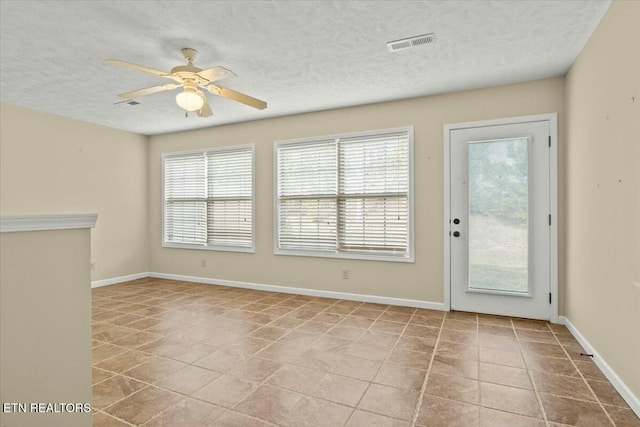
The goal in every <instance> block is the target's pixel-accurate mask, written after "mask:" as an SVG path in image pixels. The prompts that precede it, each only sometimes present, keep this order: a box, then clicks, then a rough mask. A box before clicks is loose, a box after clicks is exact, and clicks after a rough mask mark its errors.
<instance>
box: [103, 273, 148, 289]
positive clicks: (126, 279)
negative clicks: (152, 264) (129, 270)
mask: <svg viewBox="0 0 640 427" xmlns="http://www.w3.org/2000/svg"><path fill="white" fill-rule="evenodd" d="M145 277H149V272H144V273H135V274H128V275H126V276H119V277H112V278H110V279H102V280H94V281H93V282H91V287H92V288H99V287H102V286H109V285H115V284H118V283H122V282H129V281H131V280H137V279H144V278H145Z"/></svg>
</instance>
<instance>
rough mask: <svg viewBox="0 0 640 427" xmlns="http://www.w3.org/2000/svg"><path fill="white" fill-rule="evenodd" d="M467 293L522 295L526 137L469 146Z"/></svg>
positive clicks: (526, 202) (525, 260)
mask: <svg viewBox="0 0 640 427" xmlns="http://www.w3.org/2000/svg"><path fill="white" fill-rule="evenodd" d="M468 147H469V288H470V289H482V290H494V291H509V292H519V293H527V292H528V283H529V277H528V264H529V256H528V254H529V250H528V248H529V239H528V237H529V236H528V211H529V186H528V179H527V178H528V163H529V160H528V157H529V156H528V154H529V153H528V151H529V150H528V138H526V137H524V138H514V139H501V140H494V141H473V142H470V143H469V145H468Z"/></svg>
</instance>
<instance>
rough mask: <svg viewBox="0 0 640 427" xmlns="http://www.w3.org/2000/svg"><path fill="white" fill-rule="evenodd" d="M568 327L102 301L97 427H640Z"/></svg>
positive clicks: (149, 282)
mask: <svg viewBox="0 0 640 427" xmlns="http://www.w3.org/2000/svg"><path fill="white" fill-rule="evenodd" d="M581 351H582V349H581V348H580V347H579V345H578V343H577V342H576V341H575V339H574V338H573V337H572V336H571V335H570V334H569V332H568V330H567V329H566V328H564V327H563V326H559V325H552V324H549V323H546V322H538V321H530V320H522V319H510V318H505V317H494V316H484V315H476V314H471V313H461V312H450V313H444V312H438V311H431V310H423V309H413V308H407V307H395V306H386V305H379V304H368V303H360V302H354V301H345V300H335V299H326V298H314V297H308V296H300V295H290V294H279V293H273V292H261V291H254V290H246V289H236V288H227V287H222V286H210V285H201V284H193V283H184V282H176V281H170V280H159V279H141V280H137V281H133V282H128V283H123V284H119V285H114V286H108V287H103V288H98V289H94V290H93V407H94V409H95V412H94V416H93V424H94V426H99V427H104V426H131V425H134V426H145V427H146V426H148V427H151V426H175V427H199V426H256V427H258V426H270V425H283V426H313V427H322V426H329V427H339V426H348V427H356V426H362V427H371V426H394V427H403V426H407V427H408V426H423V427H431V426H447V427H450V426H464V427H471V426H480V425H481V426H562V425H576V426H605V425H606V426H611V425H617V426H640V420H638V418H637V417H636V416H635V415H634V414H633V412H632V411H631V410H630V409H629V408H628V407H627V405H626V404H625V402H624V401H623V400H622V399H621V398H620V396H619V395H618V394H617V392H616V391H615V390H614V388H613V387H612V386H611V385H610V384H609V383H608V382H607V380H606V378H605V377H604V376H603V375H602V373H601V372H600V371H599V370H598V368H597V367H596V366H595V364H594V363H593V362H592V361H591V360H590V359H589V357H585V356H581V355H580V352H581Z"/></svg>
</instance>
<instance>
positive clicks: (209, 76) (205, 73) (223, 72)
mask: <svg viewBox="0 0 640 427" xmlns="http://www.w3.org/2000/svg"><path fill="white" fill-rule="evenodd" d="M198 75H199V76H200V77H202V78H203V79H206V80H209V81H210V82H215V81H218V80H222V79H226V78H228V77H234V76H236V73H234V72H233V71H231V70H228V69H226V68H224V67H211V68H207V69H206V70H202V71H200V72H199V73H198Z"/></svg>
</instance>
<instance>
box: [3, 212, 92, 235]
mask: <svg viewBox="0 0 640 427" xmlns="http://www.w3.org/2000/svg"><path fill="white" fill-rule="evenodd" d="M97 220H98V214H69V215H9V216H3V217H0V233H12V232H21V231H45V230H70V229H74V228H93V227H95V225H96V221H97Z"/></svg>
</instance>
